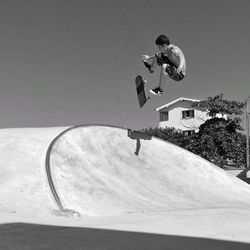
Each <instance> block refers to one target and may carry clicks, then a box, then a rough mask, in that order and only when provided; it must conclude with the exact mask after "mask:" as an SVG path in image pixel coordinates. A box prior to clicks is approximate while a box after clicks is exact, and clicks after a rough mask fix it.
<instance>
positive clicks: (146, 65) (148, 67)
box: [143, 60, 154, 74]
mask: <svg viewBox="0 0 250 250" xmlns="http://www.w3.org/2000/svg"><path fill="white" fill-rule="evenodd" d="M143 63H144V65H145V67H146V68H147V69H148V70H149V72H150V73H151V74H152V73H154V71H153V70H152V69H151V64H150V63H148V62H147V61H145V60H144V61H143Z"/></svg>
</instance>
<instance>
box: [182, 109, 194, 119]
mask: <svg viewBox="0 0 250 250" xmlns="http://www.w3.org/2000/svg"><path fill="white" fill-rule="evenodd" d="M186 118H194V110H185V111H182V119H186Z"/></svg>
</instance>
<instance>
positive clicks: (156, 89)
mask: <svg viewBox="0 0 250 250" xmlns="http://www.w3.org/2000/svg"><path fill="white" fill-rule="evenodd" d="M150 93H152V94H153V95H162V93H163V90H162V89H160V88H159V87H157V88H155V89H150Z"/></svg>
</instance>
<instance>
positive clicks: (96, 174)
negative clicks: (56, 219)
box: [47, 125, 250, 216]
mask: <svg viewBox="0 0 250 250" xmlns="http://www.w3.org/2000/svg"><path fill="white" fill-rule="evenodd" d="M47 164H48V166H47V167H48V168H49V171H50V173H51V180H52V181H53V188H54V189H55V191H56V194H54V195H56V196H57V198H58V199H59V201H58V202H60V204H61V206H62V208H65V209H72V210H75V211H77V212H79V213H80V214H81V215H83V216H100V215H118V214H123V213H136V212H156V211H171V210H176V209H179V210H182V209H185V210H186V209H201V208H206V209H207V208H234V207H250V201H249V197H250V188H249V186H248V185H247V184H246V183H244V182H242V181H241V180H239V179H238V178H236V177H234V176H231V175H229V174H227V173H226V172H225V171H224V170H222V169H220V168H219V167H217V166H215V165H213V164H211V163H210V162H208V161H206V160H204V159H202V158H200V157H198V156H196V155H194V154H192V153H190V152H188V151H186V150H184V149H182V148H180V147H178V146H175V145H173V144H170V143H168V142H165V141H163V140H160V139H157V138H155V137H150V136H146V135H144V134H142V133H138V132H135V131H131V130H128V129H122V128H117V127H111V126H101V125H92V126H91V125H89V126H78V127H75V128H71V129H69V130H67V131H66V132H64V133H62V134H61V135H60V136H59V137H58V138H57V139H56V140H54V142H53V143H52V144H51V146H50V149H49V150H48V152H47Z"/></svg>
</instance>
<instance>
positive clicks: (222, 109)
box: [193, 94, 245, 118]
mask: <svg viewBox="0 0 250 250" xmlns="http://www.w3.org/2000/svg"><path fill="white" fill-rule="evenodd" d="M223 96H224V95H223V94H219V95H216V96H214V97H208V98H207V100H203V101H200V102H195V103H193V107H197V108H199V109H200V110H202V111H208V115H209V116H211V117H212V118H214V117H216V115H217V114H221V115H222V116H224V115H241V114H242V113H243V110H242V109H243V108H244V107H245V103H243V102H237V101H229V100H224V99H223Z"/></svg>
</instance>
